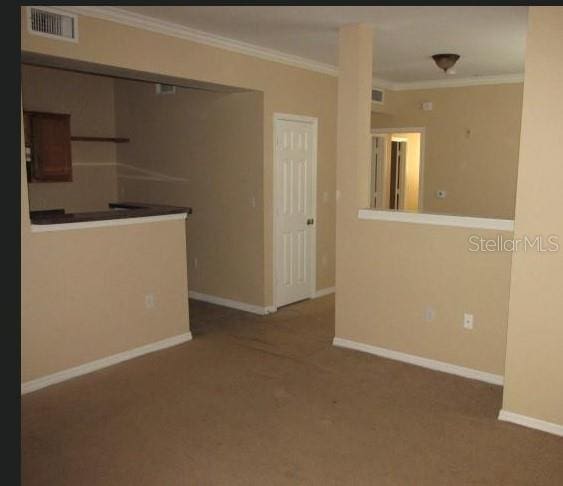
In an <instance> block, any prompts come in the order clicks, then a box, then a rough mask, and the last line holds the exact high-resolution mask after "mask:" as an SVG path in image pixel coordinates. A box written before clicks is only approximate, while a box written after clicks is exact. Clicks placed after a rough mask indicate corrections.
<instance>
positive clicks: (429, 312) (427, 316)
mask: <svg viewBox="0 0 563 486" xmlns="http://www.w3.org/2000/svg"><path fill="white" fill-rule="evenodd" d="M434 317H436V311H435V310H434V309H433V308H432V307H427V308H426V310H425V311H424V320H425V321H433V320H434Z"/></svg>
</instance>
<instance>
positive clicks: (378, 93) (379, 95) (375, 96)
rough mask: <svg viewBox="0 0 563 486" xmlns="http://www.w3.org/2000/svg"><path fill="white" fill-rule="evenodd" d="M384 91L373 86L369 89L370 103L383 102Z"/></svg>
mask: <svg viewBox="0 0 563 486" xmlns="http://www.w3.org/2000/svg"><path fill="white" fill-rule="evenodd" d="M383 99H384V92H383V90H382V89H380V88H373V89H372V90H371V101H372V103H377V104H379V105H382V104H383Z"/></svg>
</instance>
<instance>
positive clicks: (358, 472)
mask: <svg viewBox="0 0 563 486" xmlns="http://www.w3.org/2000/svg"><path fill="white" fill-rule="evenodd" d="M190 320H191V327H192V333H193V335H194V339H193V341H191V342H189V343H186V344H182V345H179V346H176V347H173V348H170V349H167V350H164V351H160V352H155V353H152V354H149V355H146V356H143V357H140V358H137V359H134V360H131V361H128V362H125V363H122V364H119V365H116V366H113V367H110V368H106V369H104V370H101V371H98V372H95V373H92V374H89V375H85V376H83V377H80V378H77V379H73V380H70V381H67V382H65V383H61V384H58V385H54V386H51V387H49V388H46V389H43V390H40V391H37V392H35V393H31V394H29V395H25V396H23V397H22V484H25V485H42V486H45V485H57V486H62V485H78V484H80V485H84V486H88V485H94V484H95V485H129V484H134V485H166V486H170V485H186V484H194V485H266V484H268V485H285V484H307V485H316V484H319V485H321V484H323V485H324V484H334V485H347V484H356V485H368V484H377V485H407V484H417V485H442V484H444V485H445V484H448V485H451V484H455V485H465V484H479V485H484V484H490V485H498V484H506V485H510V486H514V485H531V484H533V485H557V484H563V440H562V439H561V438H558V437H556V436H552V435H548V434H545V433H542V432H538V431H534V430H530V429H525V428H523V427H519V426H516V425H511V424H507V423H501V422H499V421H497V419H496V417H497V413H498V410H499V408H500V406H501V398H502V397H501V395H502V393H501V388H500V387H497V386H494V385H489V384H485V383H480V382H476V381H471V380H467V379H464V378H460V377H457V376H452V375H448V374H444V373H439V372H435V371H430V370H426V369H423V368H418V367H415V366H411V365H407V364H404V363H399V362H394V361H390V360H386V359H382V358H378V357H375V356H371V355H368V354H363V353H359V352H355V351H350V350H345V349H339V348H335V347H333V346H332V345H331V341H332V338H333V336H334V296H328V297H323V298H320V299H316V300H310V301H304V302H301V303H298V304H295V305H292V306H288V307H285V308H283V309H280V311H278V312H277V313H275V314H271V315H268V316H257V315H252V314H248V313H244V312H240V311H236V310H233V309H228V308H224V307H219V306H214V305H211V304H206V303H202V302H196V301H190Z"/></svg>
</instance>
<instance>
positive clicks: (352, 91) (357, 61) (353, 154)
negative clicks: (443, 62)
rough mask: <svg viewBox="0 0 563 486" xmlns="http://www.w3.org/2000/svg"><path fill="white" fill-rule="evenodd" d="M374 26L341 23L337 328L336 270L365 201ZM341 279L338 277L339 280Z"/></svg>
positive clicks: (350, 246) (342, 267) (342, 270)
mask: <svg viewBox="0 0 563 486" xmlns="http://www.w3.org/2000/svg"><path fill="white" fill-rule="evenodd" d="M372 64H373V29H372V28H371V27H370V26H368V25H366V24H351V25H345V26H343V27H341V28H340V33H339V54H338V68H339V74H338V115H337V116H338V118H337V162H336V190H337V201H336V286H337V294H336V327H337V328H338V326H339V322H341V321H342V320H344V319H345V318H346V316H345V315H341V314H342V313H343V312H342V309H341V306H339V305H338V285H339V275H342V276H345V274H346V271H347V268H346V266H347V261H349V258H350V256H351V252H352V253H353V252H354V242H353V239H354V238H353V227H354V225H356V224H357V220H358V216H357V214H358V209H359V208H365V207H368V206H369V183H370V177H369V168H370V151H371V145H370V115H371V89H372ZM340 280H341V279H340Z"/></svg>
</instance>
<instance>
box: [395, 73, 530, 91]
mask: <svg viewBox="0 0 563 486" xmlns="http://www.w3.org/2000/svg"><path fill="white" fill-rule="evenodd" d="M523 82H524V74H523V73H522V74H499V75H496V76H473V77H470V78H458V79H456V78H447V79H434V80H429V81H412V82H407V83H404V82H403V83H401V82H395V83H391V88H390V89H391V90H394V91H411V90H417V89H438V88H464V87H466V86H484V85H491V84H515V83H523Z"/></svg>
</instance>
